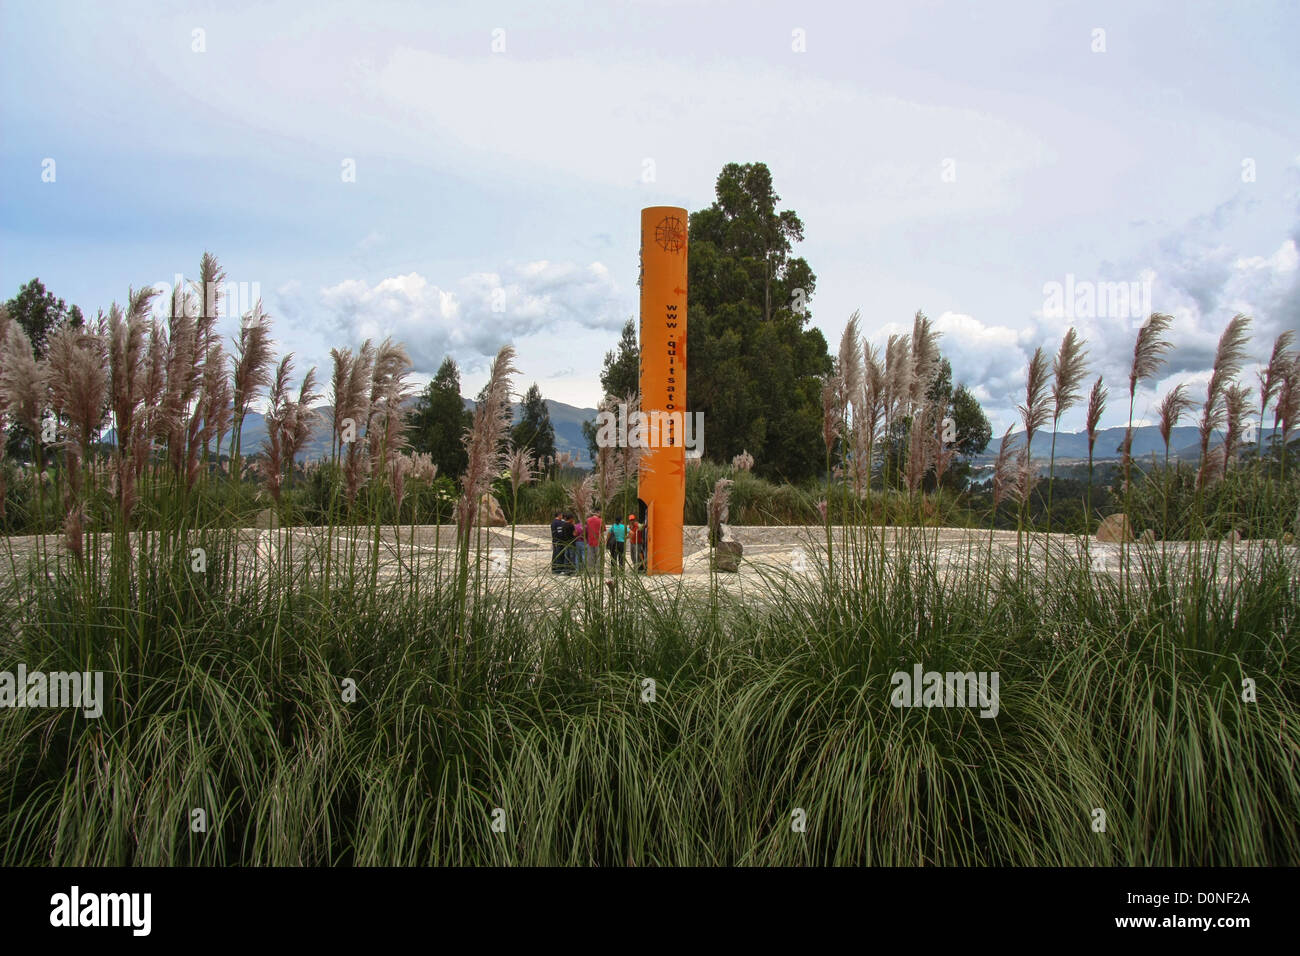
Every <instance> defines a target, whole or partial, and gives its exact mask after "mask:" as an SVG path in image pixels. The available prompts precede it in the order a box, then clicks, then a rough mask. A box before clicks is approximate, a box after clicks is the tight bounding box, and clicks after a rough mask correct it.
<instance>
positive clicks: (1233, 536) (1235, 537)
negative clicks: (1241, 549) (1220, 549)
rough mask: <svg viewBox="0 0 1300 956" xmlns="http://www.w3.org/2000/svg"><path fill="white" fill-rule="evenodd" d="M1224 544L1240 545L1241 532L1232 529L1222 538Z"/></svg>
mask: <svg viewBox="0 0 1300 956" xmlns="http://www.w3.org/2000/svg"><path fill="white" fill-rule="evenodd" d="M1223 542H1224V544H1241V532H1240V531H1238V530H1237V529H1236V528H1233V529H1232V530H1231V531H1229V532H1228V533H1227V534H1225V535H1224V536H1223Z"/></svg>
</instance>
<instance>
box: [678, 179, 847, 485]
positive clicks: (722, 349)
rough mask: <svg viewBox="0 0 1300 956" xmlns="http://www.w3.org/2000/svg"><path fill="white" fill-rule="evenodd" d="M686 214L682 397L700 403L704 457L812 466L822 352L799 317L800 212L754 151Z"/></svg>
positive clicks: (786, 470)
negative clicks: (785, 200) (783, 206)
mask: <svg viewBox="0 0 1300 956" xmlns="http://www.w3.org/2000/svg"><path fill="white" fill-rule="evenodd" d="M715 193H716V199H715V200H714V202H713V204H712V205H711V206H709V207H708V208H707V209H702V210H699V211H698V212H694V213H692V214H691V217H690V260H689V265H688V269H689V278H690V296H689V311H688V322H689V325H688V336H689V341H690V352H689V364H688V366H687V376H688V380H687V408H688V410H689V411H691V412H703V413H704V425H705V443H704V453H705V455H706V457H708V458H710V459H713V460H715V461H730V460H731V458H732V457H733V456H734V455H736V454H739V453H740V452H741V451H743V450H748V451H749V452H750V453H752V454H753V455H754V458H755V469H754V470H755V471H756V472H758V473H759V474H761V475H764V476H765V477H772V478H782V477H783V478H786V479H788V480H791V481H800V480H802V479H805V478H809V477H811V476H813V475H814V474H816V473H817V472H818V471H819V470H820V466H819V462H820V461H821V456H820V454H819V450H818V449H819V443H820V442H821V398H820V395H821V380H820V377H821V376H822V375H825V374H827V373H828V372H830V370H831V357H830V353H829V351H828V350H827V346H826V339H825V338H824V337H823V335H822V334H821V332H820V330H818V329H816V328H815V327H814V328H810V327H808V325H809V321H810V319H811V313H810V311H809V309H808V303H809V300H810V299H811V298H812V295H813V292H814V291H815V289H816V282H817V279H816V276H815V275H814V274H813V271H812V269H811V267H809V265H808V263H807V262H806V261H805V260H804V259H803V258H801V257H796V256H793V255H792V253H793V248H794V243H796V242H799V241H802V239H803V222H802V221H801V220H800V219H799V217H798V215H797V214H796V213H795V212H794V211H793V210H790V209H787V210H783V211H778V210H777V206H778V204H779V203H780V196H778V195H777V194H776V192H775V190H774V188H773V184H772V174H771V172H770V171H769V170H768V168H767V166H766V164H764V163H746V164H743V165H741V164H738V163H729V164H727V165H726V166H725V167H723V170H722V172H721V173H720V174H719V175H718V179H717V183H716V186H715Z"/></svg>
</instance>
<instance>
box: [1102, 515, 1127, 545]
mask: <svg viewBox="0 0 1300 956" xmlns="http://www.w3.org/2000/svg"><path fill="white" fill-rule="evenodd" d="M1097 540H1098V541H1107V542H1111V543H1118V542H1123V541H1132V540H1133V526H1132V525H1131V524H1129V520H1128V516H1127V515H1123V514H1113V515H1107V516H1106V517H1105V518H1102V519H1101V524H1100V525H1098V526H1097Z"/></svg>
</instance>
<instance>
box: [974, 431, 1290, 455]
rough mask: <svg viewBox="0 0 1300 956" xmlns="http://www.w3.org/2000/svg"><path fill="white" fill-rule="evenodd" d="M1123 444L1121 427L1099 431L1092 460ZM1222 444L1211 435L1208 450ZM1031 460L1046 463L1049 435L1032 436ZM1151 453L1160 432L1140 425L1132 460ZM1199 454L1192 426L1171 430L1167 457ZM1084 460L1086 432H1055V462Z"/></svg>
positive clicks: (992, 451)
mask: <svg viewBox="0 0 1300 956" xmlns="http://www.w3.org/2000/svg"><path fill="white" fill-rule="evenodd" d="M1272 433H1273V429H1272V428H1269V429H1268V430H1267V431H1265V432H1264V437H1265V441H1267V439H1268V436H1270V435H1271V434H1272ZM1012 436H1013V437H1018V438H1019V440H1020V442H1022V443H1023V442H1024V440H1025V433H1024V432H1023V431H1020V432H1012ZM1123 441H1124V429H1123V428H1103V429H1102V430H1101V431H1099V432H1097V445H1096V447H1095V448H1094V450H1093V459H1094V460H1095V461H1098V462H1102V461H1119V460H1120V458H1121V455H1120V451H1119V448H1120V443H1121V442H1123ZM1000 442H1001V438H999V437H996V436H995V438H994V440H993V441H991V442H989V447H988V448H986V449H984V453H983V454H982V455H979V456H978V457H977V458H976V459H975V461H976V462H977V463H979V464H987V463H988V462H990V461H993V460H994V459H996V458H997V455H998V445H999V443H1000ZM1222 444H1223V433H1222V432H1217V431H1216V432H1215V433H1214V437H1213V438H1211V439H1210V447H1211V448H1217V447H1219V446H1221V445H1222ZM1033 453H1034V460H1035V461H1038V460H1039V459H1043V460H1046V459H1047V458H1048V457H1049V456H1050V455H1051V453H1052V433H1051V432H1039V433H1038V434H1036V435H1035V436H1034V447H1033ZM1152 454H1154V455H1155V456H1156V457H1157V458H1161V459H1163V458H1164V455H1165V442H1164V439H1163V438H1161V437H1160V429H1159V428H1158V427H1156V426H1155V425H1140V426H1137V427H1135V428H1134V429H1133V457H1134V458H1148V457H1150V456H1151V455H1152ZM1200 455H1201V437H1200V431H1199V430H1198V429H1197V428H1196V427H1195V426H1193V425H1181V426H1179V427H1178V428H1175V429H1174V430H1173V432H1172V433H1171V434H1170V436H1169V457H1170V459H1171V460H1173V459H1181V460H1183V461H1188V460H1192V461H1194V460H1196V459H1197V458H1199V457H1200ZM1071 459H1074V460H1077V461H1087V460H1088V433H1087V432H1057V433H1056V460H1057V461H1069V460H1071Z"/></svg>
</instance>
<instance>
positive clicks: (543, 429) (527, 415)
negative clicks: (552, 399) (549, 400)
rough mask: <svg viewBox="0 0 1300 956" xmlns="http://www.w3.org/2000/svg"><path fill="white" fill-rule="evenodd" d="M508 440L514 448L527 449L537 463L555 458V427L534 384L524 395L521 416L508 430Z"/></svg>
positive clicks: (539, 391) (540, 391)
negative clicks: (517, 422) (512, 443)
mask: <svg viewBox="0 0 1300 956" xmlns="http://www.w3.org/2000/svg"><path fill="white" fill-rule="evenodd" d="M510 440H511V441H512V442H514V445H515V447H516V448H527V449H529V450H530V451H531V452H532V453H533V457H534V458H536V459H537V460H539V461H540V460H542V459H544V458H546V459H550V458H554V457H555V427H554V426H553V425H552V424H551V413H550V411H549V410H548V409H547V407H546V401H545V399H543V398H542V390H541V389H540V388H538V387H537V383H536V382H534V383H533V384H532V387H531V388H529V389H528V392H527V393H526V394H525V395H524V405H523V415H522V417H521V418H520V419H519V424H517V425H515V427H514V428H512V429H511V430H510Z"/></svg>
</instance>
